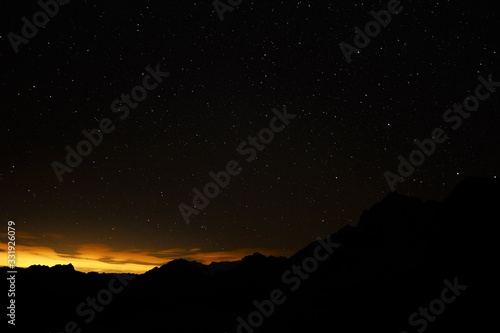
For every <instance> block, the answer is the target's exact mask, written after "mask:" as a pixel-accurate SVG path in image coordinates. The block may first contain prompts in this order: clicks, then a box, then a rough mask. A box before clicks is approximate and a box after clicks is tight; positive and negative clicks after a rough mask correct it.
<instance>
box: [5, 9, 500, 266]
mask: <svg viewBox="0 0 500 333" xmlns="http://www.w3.org/2000/svg"><path fill="white" fill-rule="evenodd" d="M222 2H223V3H225V2H224V1H222ZM387 3H388V1H369V2H368V1H331V2H328V1H321V2H320V1H312V0H310V1H250V0H244V1H242V2H241V4H239V5H238V6H236V7H235V8H234V9H233V10H232V11H226V12H224V14H223V17H224V20H222V21H221V20H220V18H219V15H218V14H217V12H216V10H215V8H214V5H213V3H212V2H211V1H135V2H129V3H126V4H124V3H122V2H120V1H117V0H108V1H90V0H89V1H77V0H73V1H71V2H69V3H68V4H66V5H63V6H60V8H59V12H58V13H57V14H56V15H55V16H54V17H53V18H51V19H50V20H49V21H48V23H46V25H45V27H44V28H40V29H39V32H38V34H37V35H36V36H34V37H33V38H30V39H29V40H28V42H27V43H26V44H20V45H19V46H18V49H19V50H18V51H19V52H18V53H16V52H15V51H14V49H13V47H12V43H11V41H10V39H9V37H8V36H9V33H15V34H18V35H21V28H22V25H23V21H22V20H21V18H22V17H23V16H26V17H27V18H28V19H29V20H32V17H33V14H35V13H36V12H38V11H40V6H39V5H38V4H37V3H36V2H35V1H15V2H13V1H9V2H4V3H2V4H1V5H0V6H1V9H0V12H1V20H0V21H1V22H2V24H1V30H0V46H1V47H0V56H1V58H2V66H1V68H0V71H1V78H2V79H1V80H0V85H1V97H2V98H1V99H0V110H1V113H0V133H1V135H2V137H1V145H0V147H1V148H0V149H1V150H0V153H1V155H0V156H1V158H0V184H1V186H0V220H1V221H3V222H2V223H3V224H4V227H1V228H3V229H5V231H4V230H1V229H0V233H5V232H6V230H7V221H9V220H13V221H15V222H16V232H17V245H18V248H17V252H18V254H17V260H18V266H21V267H22V266H29V265H31V264H44V265H53V264H56V263H62V264H66V263H70V262H71V263H73V265H75V268H76V269H79V270H82V271H90V270H96V271H123V270H125V271H129V272H144V271H146V270H148V269H151V268H152V267H154V266H158V265H161V264H164V263H166V262H168V261H169V260H172V259H176V258H187V259H191V260H198V261H200V262H204V263H210V262H212V261H224V260H238V259H240V258H241V257H243V256H245V255H249V254H252V253H253V252H257V251H258V252H261V253H264V254H267V255H283V256H288V255H291V254H292V253H294V252H295V251H297V250H299V249H300V248H302V247H303V246H305V245H306V244H308V243H309V242H311V241H313V240H314V239H316V237H318V236H325V235H327V234H330V233H332V232H335V231H337V230H339V229H340V228H341V227H343V226H345V225H355V224H356V223H357V220H358V218H359V216H360V215H361V213H362V212H363V210H365V209H368V208H370V207H371V206H372V205H373V204H375V203H376V202H378V201H380V200H382V199H383V198H384V197H385V196H386V195H387V194H388V193H389V192H390V191H391V189H390V188H389V186H388V183H387V181H386V179H385V177H384V173H385V172H386V171H391V172H394V173H397V169H398V163H399V160H398V156H399V155H402V156H404V157H408V155H409V154H410V152H411V151H412V150H414V149H415V147H416V146H415V144H414V143H413V140H415V139H418V140H423V139H425V138H429V137H431V133H432V130H433V129H435V128H438V127H439V128H442V129H443V130H444V132H445V134H446V135H447V136H448V137H449V139H448V140H447V141H446V142H444V143H442V144H438V145H437V146H436V150H435V152H434V153H433V154H432V155H431V156H429V157H427V158H426V160H425V162H424V163H423V164H422V165H421V166H419V167H418V168H416V170H415V172H414V173H413V174H412V175H411V176H410V177H408V179H407V180H406V181H405V182H404V183H402V184H398V185H396V190H397V191H398V192H401V193H403V194H407V195H412V196H416V197H418V198H421V199H433V200H440V199H442V198H443V197H444V196H446V195H447V194H448V193H449V192H450V191H451V190H452V189H453V187H454V186H456V185H457V184H458V183H459V182H460V181H461V180H462V179H463V177H464V176H466V175H474V176H497V175H498V173H499V170H500V160H499V158H498V156H499V150H500V149H499V148H500V146H499V142H500V140H499V139H500V131H498V120H500V114H499V109H498V101H499V100H498V95H497V94H498V93H497V94H494V93H492V94H491V97H490V98H488V99H487V100H486V101H482V102H481V105H480V107H479V109H478V111H477V112H474V113H473V114H471V116H470V117H469V118H467V119H464V120H463V123H462V125H461V126H460V128H458V129H456V130H454V129H452V127H451V124H450V123H446V122H445V121H444V120H443V113H444V112H445V111H446V110H447V109H449V108H452V107H453V104H454V103H461V102H462V101H463V99H464V98H465V97H467V96H468V95H470V94H471V93H473V92H474V88H475V87H476V86H477V85H478V84H479V81H478V77H479V76H480V75H481V76H483V77H485V78H487V77H488V75H490V74H492V77H493V80H496V81H500V71H499V69H500V62H499V49H498V45H499V44H498V33H499V30H500V28H499V26H498V18H497V17H496V14H495V11H494V10H493V8H494V4H495V2H494V1H478V2H469V3H457V2H456V1H438V2H436V1H402V2H401V6H402V7H403V8H404V10H402V12H401V13H400V14H398V15H393V17H392V21H391V22H390V24H389V25H388V26H387V27H385V28H382V29H381V32H380V34H379V35H377V36H376V37H374V38H373V39H372V40H371V42H370V43H369V44H368V45H367V46H366V47H365V48H363V49H361V50H360V52H359V53H356V54H353V55H352V61H351V62H350V63H348V62H347V61H346V59H345V57H344V55H343V53H342V50H341V48H340V47H339V44H340V43H342V42H345V43H349V44H351V45H354V35H355V32H354V27H356V26H358V27H361V28H362V29H364V27H365V25H366V23H368V22H369V21H372V20H373V17H372V16H371V15H370V11H372V10H375V11H376V12H378V11H380V10H382V9H387ZM147 66H150V68H153V69H154V68H155V67H156V66H159V68H160V69H161V70H162V71H163V72H168V73H169V75H168V77H165V78H163V81H162V82H161V83H159V84H158V86H157V87H156V88H155V89H154V90H152V91H149V92H148V94H147V97H146V98H145V99H144V100H143V101H141V102H139V103H138V105H137V106H136V107H135V108H129V109H130V110H129V111H130V112H129V114H128V116H127V117H126V118H125V119H120V115H121V113H116V112H114V111H112V109H111V108H110V105H111V104H112V102H113V101H114V100H116V99H119V98H120V96H121V95H122V94H130V92H131V90H132V88H134V87H136V86H138V85H141V84H142V83H143V78H144V76H145V75H147V74H148V71H147V70H146V68H147ZM120 105H123V104H120ZM283 107H285V108H286V110H287V112H288V113H289V114H293V115H296V117H295V118H294V119H291V120H290V121H289V124H288V125H287V126H286V127H285V129H284V130H283V131H281V132H279V133H275V135H274V138H273V140H272V141H271V142H270V143H269V144H266V145H265V149H263V150H261V151H257V154H256V158H255V159H254V160H252V161H250V162H248V161H247V160H246V158H245V157H246V156H242V155H241V154H240V153H239V152H238V151H237V148H238V146H239V145H240V143H241V142H243V141H247V140H248V137H249V136H256V135H257V133H259V131H260V130H261V129H263V128H266V127H269V122H270V120H271V119H272V118H273V117H274V116H275V113H274V112H273V111H272V110H273V109H276V110H278V111H282V110H283ZM103 118H108V119H110V120H111V121H112V124H113V125H114V126H115V129H114V131H113V132H112V133H109V134H104V133H103V141H102V142H101V144H100V145H98V146H96V147H93V150H92V152H91V153H90V154H89V155H88V156H86V157H83V158H82V162H81V163H80V164H79V165H78V166H77V167H75V168H74V169H73V171H72V172H71V173H65V174H64V175H63V181H62V182H60V181H59V180H58V177H57V176H56V174H55V172H54V169H53V166H52V163H53V162H54V161H58V162H60V163H65V157H66V154H67V151H66V149H65V147H66V146H70V147H73V148H75V147H76V146H77V144H78V143H79V142H80V141H81V140H83V139H85V137H84V136H83V134H82V133H81V132H82V130H87V131H90V130H92V129H94V128H98V127H99V123H100V121H101V119H103ZM231 160H236V161H237V162H238V163H239V165H240V167H241V172H240V173H239V174H238V175H236V176H231V179H230V183H229V185H228V186H227V187H226V188H224V189H222V191H221V193H220V195H218V196H216V197H215V198H213V199H210V204H209V205H208V206H207V207H206V208H204V209H202V210H200V213H199V214H198V215H192V216H191V217H190V223H189V224H186V222H185V220H184V218H183V216H182V215H181V213H180V210H179V204H181V203H186V205H189V206H192V199H193V196H194V194H193V188H195V187H196V188H198V189H202V188H203V186H204V185H205V184H206V183H207V182H210V181H211V178H210V176H209V172H210V171H213V172H218V171H221V170H224V169H225V168H226V165H227V163H228V162H229V161H231ZM2 242H5V239H2ZM1 251H2V252H5V249H3V248H2V249H1Z"/></svg>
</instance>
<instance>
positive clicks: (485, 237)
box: [2, 178, 500, 333]
mask: <svg viewBox="0 0 500 333" xmlns="http://www.w3.org/2000/svg"><path fill="white" fill-rule="evenodd" d="M499 193H500V184H499V180H497V179H486V178H467V179H465V180H464V181H463V182H462V183H461V184H460V185H459V186H458V187H457V188H456V189H455V190H454V191H453V192H452V193H450V194H449V196H448V197H447V198H446V199H445V200H443V201H442V202H432V201H427V202H422V201H420V200H417V199H414V198H409V197H406V196H402V195H399V194H397V193H392V194H390V195H388V196H387V197H386V198H384V199H383V200H382V201H381V202H380V203H378V204H377V205H375V206H374V207H372V208H371V209H369V210H367V211H365V212H364V213H363V214H362V216H361V218H360V220H359V223H358V225H357V226H356V227H345V228H343V229H342V230H340V231H339V232H337V233H335V234H333V235H331V236H329V237H328V238H325V240H323V241H321V242H318V241H317V240H313V242H312V243H311V244H310V245H308V246H307V247H305V248H304V249H302V250H300V251H299V252H297V253H296V254H295V255H293V256H292V257H291V258H275V257H265V256H263V255H260V254H254V255H251V256H248V257H246V258H244V259H243V260H241V261H240V262H234V263H218V264H212V265H202V264H199V263H196V262H189V261H186V260H182V259H181V260H175V261H173V262H170V263H168V264H166V265H164V266H162V267H160V268H155V269H153V270H151V271H149V272H146V273H145V274H142V275H139V276H120V277H117V276H115V275H112V274H97V273H89V274H84V273H80V272H77V271H75V270H74V269H73V266H71V265H68V266H56V267H52V268H48V267H43V266H32V267H30V268H27V269H23V270H19V273H18V275H17V281H16V284H17V286H16V289H17V293H16V303H17V308H16V311H17V316H16V330H19V331H21V329H22V331H23V332H53V333H56V332H75V333H77V332H103V333H104V332H134V333H135V332H173V333H180V332H186V333H187V332H189V333H195V332H221V333H223V332H244V333H250V332H283V333H284V332H301V333H302V332H318V331H327V332H403V331H406V332H410V333H411V332H424V331H425V332H455V331H463V332H481V331H482V332H484V331H486V330H485V328H490V329H493V328H494V327H495V325H493V324H492V323H494V318H496V315H497V313H496V311H495V310H496V307H497V306H495V305H494V304H496V296H494V295H496V291H494V290H495V289H496V284H495V280H496V279H495V278H494V277H496V273H495V271H496V270H495V269H494V267H495V266H496V265H497V264H498V259H497V257H496V256H494V255H493V251H494V248H496V245H497V243H498V242H497V239H498V236H497V233H496V224H497V223H498V222H499V221H500V219H499V214H498V207H499V204H500V200H499V199H500V194H499ZM330 252H331V253H330ZM5 271H6V269H5V268H2V275H3V276H6V275H7V273H6V272H5ZM110 295H111V297H112V299H110V298H109V297H110ZM88 297H90V301H89V298H88ZM92 298H96V302H95V303H92ZM254 301H256V302H254ZM100 302H103V303H107V304H102V303H100ZM249 315H250V317H249ZM238 317H240V318H238ZM410 317H411V323H410V322H409V319H410ZM252 325H253V326H252ZM488 331H489V330H488Z"/></svg>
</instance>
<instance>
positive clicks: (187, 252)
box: [0, 243, 291, 273]
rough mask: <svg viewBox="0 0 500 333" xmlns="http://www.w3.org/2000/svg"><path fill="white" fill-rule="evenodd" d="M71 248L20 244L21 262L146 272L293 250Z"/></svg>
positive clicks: (275, 254) (112, 270)
mask: <svg viewBox="0 0 500 333" xmlns="http://www.w3.org/2000/svg"><path fill="white" fill-rule="evenodd" d="M0 252H3V251H0ZM70 252H71V253H60V252H56V251H55V250H54V249H53V248H51V247H47V246H32V245H18V246H17V247H16V256H17V258H16V259H17V266H18V267H28V266H31V265H47V266H54V265H57V264H62V265H64V264H69V263H71V264H73V266H74V267H75V269H76V270H79V271H82V272H90V271H95V272H107V273H121V272H128V273H144V272H146V271H148V270H150V269H153V268H154V267H157V266H161V265H164V264H166V263H167V262H169V261H172V260H175V259H179V258H184V259H187V260H196V261H198V262H201V263H203V264H210V263H212V262H220V261H237V260H240V259H242V258H243V257H244V256H247V255H251V254H252V253H255V252H260V253H262V254H265V255H273V256H288V255H290V254H291V253H290V252H289V251H284V250H277V249H263V248H243V249H235V250H231V251H212V252H205V251H203V250H202V249H201V248H191V249H183V248H171V249H164V250H160V251H151V250H147V249H130V250H118V249H114V248H112V247H110V246H108V245H105V244H98V243H89V244H80V245H77V247H76V250H74V251H70Z"/></svg>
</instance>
